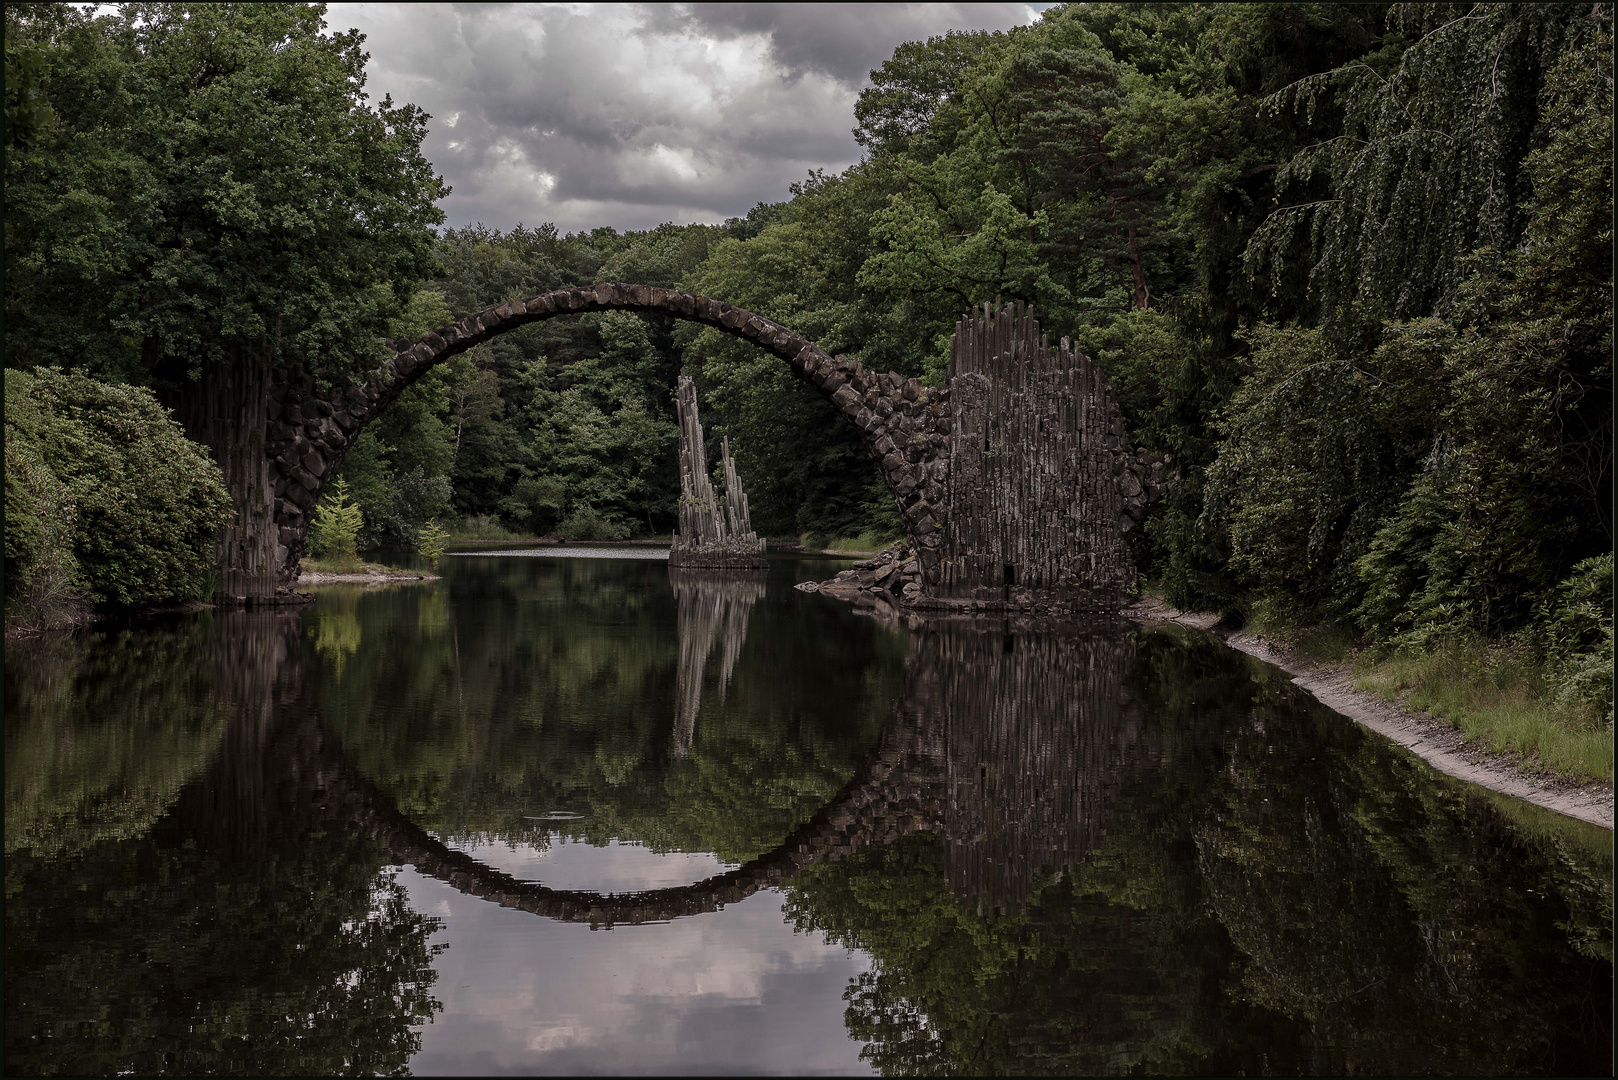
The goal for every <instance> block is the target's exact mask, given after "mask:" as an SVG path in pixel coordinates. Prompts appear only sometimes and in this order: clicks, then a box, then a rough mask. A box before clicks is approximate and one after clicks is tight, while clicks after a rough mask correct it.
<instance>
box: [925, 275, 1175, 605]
mask: <svg viewBox="0 0 1618 1080" xmlns="http://www.w3.org/2000/svg"><path fill="white" fill-rule="evenodd" d="M950 349H951V355H950V364H949V368H948V385H949V389H950V433H949V440H950V441H949V480H948V484H947V489H948V492H949V506H948V512H947V513H946V514H945V516H944V530H943V531H944V537H943V543H942V545H941V555H942V558H941V561H940V564H939V572H938V580H937V582H936V584H933V585H932V587H931V588H930V589H929V590H928V591H929V593H930V596H929V598H928V599H929V600H932V601H933V603H934V604H935V605H937V606H944V607H961V606H966V607H972V608H1000V609H1004V608H1010V609H1014V610H1024V611H1050V612H1058V611H1093V612H1109V611H1114V612H1115V611H1117V610H1118V609H1119V608H1120V607H1121V606H1122V604H1123V601H1124V596H1125V591H1126V589H1127V587H1128V585H1129V584H1130V582H1131V579H1132V578H1133V576H1134V565H1133V561H1132V560H1131V558H1130V555H1129V551H1128V548H1127V547H1126V545H1125V543H1124V533H1125V532H1126V531H1127V530H1129V529H1130V528H1133V527H1134V525H1135V524H1136V523H1137V522H1138V521H1139V520H1140V519H1141V518H1142V517H1143V516H1144V514H1145V510H1146V504H1147V502H1148V501H1149V500H1150V498H1151V496H1152V495H1153V494H1155V493H1156V492H1155V489H1156V488H1158V486H1159V483H1160V479H1159V478H1160V468H1159V466H1158V464H1157V462H1156V461H1155V460H1154V459H1153V458H1152V457H1151V456H1149V455H1141V454H1138V453H1137V452H1136V451H1135V449H1134V448H1133V447H1132V446H1131V445H1130V443H1129V438H1128V436H1127V435H1126V434H1125V431H1124V423H1123V417H1122V415H1121V414H1120V413H1119V411H1118V403H1117V401H1116V400H1115V398H1114V396H1113V392H1112V385H1111V383H1110V381H1109V380H1108V378H1107V376H1106V374H1105V373H1103V372H1102V371H1101V369H1100V368H1098V367H1097V366H1096V365H1095V364H1094V363H1092V362H1091V360H1090V358H1089V357H1087V356H1085V355H1083V354H1082V353H1079V352H1077V351H1075V350H1074V349H1073V348H1072V347H1071V346H1070V345H1069V343H1068V341H1067V340H1066V339H1065V338H1064V339H1063V340H1062V342H1061V344H1060V345H1059V346H1058V347H1056V348H1052V347H1051V346H1050V344H1049V342H1048V341H1046V339H1045V338H1044V336H1043V335H1042V334H1041V333H1040V330H1039V324H1038V323H1037V322H1036V321H1035V320H1034V317H1033V314H1032V312H1031V311H1030V310H1029V309H1027V308H1025V307H1024V306H1023V305H1022V304H1021V303H1020V302H1019V303H1017V304H1008V305H1006V306H1005V307H1004V308H1001V309H1000V310H998V311H996V310H994V309H993V307H992V306H991V305H987V304H985V305H984V307H983V310H982V311H980V312H979V311H975V312H973V314H972V315H971V316H970V317H968V318H965V319H962V320H961V321H960V322H959V323H957V324H956V326H955V336H954V339H953V340H952V342H951V346H950ZM923 604H924V606H925V604H926V601H924V602H923Z"/></svg>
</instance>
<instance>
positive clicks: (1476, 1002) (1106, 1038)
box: [787, 627, 1612, 1075]
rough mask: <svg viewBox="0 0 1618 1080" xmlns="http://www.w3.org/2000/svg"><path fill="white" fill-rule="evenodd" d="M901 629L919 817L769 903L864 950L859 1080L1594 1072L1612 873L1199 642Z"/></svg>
mask: <svg viewBox="0 0 1618 1080" xmlns="http://www.w3.org/2000/svg"><path fill="white" fill-rule="evenodd" d="M918 636H919V638H920V639H921V640H920V642H919V643H918V644H917V645H916V650H917V652H916V655H915V656H914V657H913V662H915V661H919V663H918V664H917V666H915V667H913V668H912V672H911V679H910V681H909V683H908V693H907V698H906V700H905V701H904V702H903V703H902V705H901V709H902V710H921V711H926V710H933V711H935V712H939V713H941V714H949V719H948V724H947V728H946V730H945V731H944V732H943V733H942V739H941V745H940V746H939V749H938V752H939V754H940V755H941V760H942V758H943V757H947V777H948V784H949V792H950V796H951V800H952V804H951V807H950V809H949V812H948V814H947V815H946V817H947V821H946V822H944V823H943V827H942V828H940V829H939V830H938V832H937V833H935V834H934V835H932V836H930V837H929V836H927V835H925V834H919V835H911V836H908V837H904V838H901V839H899V840H897V841H895V842H893V843H891V844H888V845H885V846H880V847H873V848H867V849H864V850H861V851H858V852H855V853H853V854H852V855H851V856H850V857H848V858H845V859H843V860H841V861H839V862H836V863H825V864H821V865H819V866H816V867H813V868H811V869H809V870H808V871H806V872H805V873H804V874H803V875H802V876H801V877H799V878H798V879H797V880H795V881H794V882H793V883H791V884H790V885H789V886H788V887H787V892H788V898H789V899H788V905H787V910H788V913H789V915H790V917H792V918H793V919H794V921H795V923H796V924H797V925H798V927H799V928H800V929H805V930H808V929H815V930H819V931H822V932H825V933H826V934H827V935H828V936H829V937H830V938H831V939H832V940H834V941H837V942H840V943H843V944H846V945H848V946H850V947H858V948H864V949H867V950H869V951H870V952H871V953H872V955H873V957H874V958H875V963H874V964H873V967H872V969H871V971H870V972H868V973H867V974H865V975H863V976H861V977H860V979H858V980H857V981H856V983H855V984H854V985H853V986H851V987H850V989H849V991H848V994H847V999H848V1001H849V1009H848V1012H847V1022H848V1025H849V1030H850V1032H851V1034H853V1035H855V1037H857V1038H860V1039H862V1040H865V1041H866V1042H868V1043H869V1044H870V1045H868V1046H867V1047H866V1048H865V1050H864V1051H862V1055H863V1056H864V1057H866V1058H867V1059H868V1060H870V1061H872V1063H873V1064H875V1065H876V1066H877V1067H879V1068H880V1069H881V1070H882V1071H883V1072H885V1073H903V1074H912V1073H951V1072H966V1073H980V1074H1002V1073H1004V1074H1036V1073H1074V1074H1092V1075H1100V1074H1112V1073H1119V1072H1155V1073H1171V1074H1172V1073H1189V1074H1210V1073H1212V1074H1220V1073H1224V1074H1234V1073H1238V1072H1240V1073H1247V1072H1281V1073H1287V1072H1322V1073H1342V1072H1383V1073H1386V1072H1403V1073H1419V1072H1432V1071H1436V1072H1459V1073H1474V1074H1491V1073H1551V1074H1558V1073H1586V1072H1597V1073H1603V1074H1605V1073H1607V1072H1608V1071H1609V1070H1610V1064H1611V1059H1610V1051H1611V1032H1612V1022H1611V998H1612V985H1611V975H1612V969H1611V961H1610V955H1611V954H1610V948H1611V945H1610V943H1611V920H1610V904H1611V886H1610V866H1611V862H1610V857H1608V858H1607V860H1606V862H1605V863H1603V864H1602V866H1604V867H1605V868H1606V869H1605V870H1602V868H1601V867H1595V868H1594V869H1593V870H1584V871H1579V872H1569V870H1568V866H1569V865H1570V863H1574V862H1578V861H1580V860H1579V859H1578V858H1576V857H1575V852H1574V851H1572V850H1571V848H1570V847H1569V846H1568V845H1565V844H1562V843H1560V842H1547V841H1546V840H1545V838H1544V837H1535V836H1533V835H1531V834H1528V833H1525V832H1524V831H1522V830H1520V829H1517V828H1514V827H1511V826H1509V825H1508V824H1507V823H1506V822H1505V821H1504V820H1503V819H1502V818H1501V817H1500V816H1499V814H1498V813H1497V811H1496V810H1495V809H1494V807H1493V806H1492V805H1491V804H1490V803H1489V802H1487V801H1486V800H1482V799H1479V798H1477V797H1476V796H1469V795H1468V794H1467V793H1466V791H1465V790H1464V789H1463V788H1462V787H1460V786H1459V785H1451V784H1449V783H1447V782H1446V781H1444V780H1443V779H1442V778H1437V777H1434V776H1433V775H1432V774H1431V773H1430V772H1429V771H1428V770H1426V768H1425V766H1423V765H1421V763H1419V762H1416V761H1415V760H1414V759H1409V758H1407V757H1401V756H1399V755H1398V754H1397V753H1396V752H1395V751H1394V750H1392V749H1391V748H1389V747H1387V746H1386V745H1384V744H1383V743H1381V742H1379V741H1378V740H1377V739H1375V738H1374V737H1372V736H1369V735H1367V734H1366V733H1365V732H1363V731H1362V730H1360V729H1358V728H1356V727H1355V726H1354V725H1352V724H1350V723H1348V722H1346V721H1344V720H1343V719H1342V718H1341V717H1337V716H1335V715H1333V714H1330V713H1329V712H1327V711H1326V710H1324V709H1323V708H1321V707H1319V706H1317V705H1316V704H1315V703H1313V702H1312V701H1309V700H1308V699H1306V698H1304V697H1302V696H1301V695H1300V694H1299V692H1298V691H1297V690H1296V689H1295V688H1294V687H1292V686H1291V685H1290V684H1289V683H1288V681H1287V680H1286V678H1285V676H1284V675H1278V674H1277V673H1275V672H1274V671H1273V669H1268V668H1264V667H1262V666H1261V665H1257V664H1250V663H1249V662H1248V661H1247V660H1246V659H1245V658H1243V657H1240V656H1239V655H1236V654H1233V653H1230V652H1229V651H1228V650H1225V649H1223V648H1222V647H1220V646H1218V645H1216V644H1213V643H1211V642H1203V641H1202V640H1201V639H1200V638H1193V637H1188V636H1186V635H1180V634H1177V633H1175V632H1155V633H1151V634H1143V635H1138V636H1137V644H1136V645H1135V646H1133V647H1131V646H1129V645H1128V644H1126V643H1125V642H1123V641H1121V640H1115V642H1114V643H1113V644H1110V645H1109V644H1107V643H1106V639H1104V638H1102V639H1098V640H1097V641H1096V642H1095V643H1093V644H1086V643H1084V642H1083V641H1082V639H1081V640H1080V641H1078V642H1072V643H1060V642H1058V641H1051V642H1049V643H1044V644H1041V643H1034V642H1026V643H1025V641H1024V639H1023V637H1022V636H1020V635H1019V636H1018V638H1017V639H1016V641H1015V643H1014V644H1013V645H1012V646H1011V647H1012V650H1013V651H1012V652H1011V653H1005V652H1004V651H1003V650H1004V649H1005V647H1006V646H1005V642H1006V634H1005V632H1004V630H998V631H995V632H993V633H990V634H987V635H984V636H982V637H976V638H974V637H972V636H971V635H970V631H969V630H968V629H967V628H965V627H962V628H960V629H959V630H946V631H944V632H941V633H937V634H934V632H933V631H931V630H929V631H924V632H922V634H920V635H918ZM929 636H932V637H934V638H935V641H934V642H933V643H928V641H927V638H928V637H929ZM996 644H998V647H999V648H1000V649H1001V650H1002V651H1001V652H1000V653H998V654H997V653H996V652H995V645H996ZM1025 647H1026V648H1027V650H1028V655H1029V657H1030V661H1029V663H1028V665H1027V666H1026V667H1024V668H1019V667H1018V665H1017V664H1016V662H1015V661H1014V660H1013V659H1012V658H1013V657H1014V656H1015V655H1016V651H1017V650H1019V649H1023V648H1025ZM997 657H999V658H997ZM1092 659H1093V661H1094V666H1092V665H1091V663H1090V661H1091V660H1092ZM1109 663H1113V664H1116V665H1117V666H1116V667H1115V668H1114V671H1113V673H1112V674H1107V673H1104V672H1103V671H1102V669H1103V668H1104V667H1105V666H1106V665H1107V664H1109ZM929 664H938V665H940V668H939V670H938V672H937V673H936V674H935V675H931V676H929V675H927V665H929ZM1131 664H1132V666H1133V673H1132V674H1129V673H1127V666H1128V665H1131ZM1064 672H1066V673H1067V674H1066V675H1065V676H1064V674H1063V673H1064ZM1064 679H1066V682H1064ZM1125 688H1127V689H1128V691H1129V693H1130V694H1132V695H1133V697H1134V698H1135V699H1136V701H1138V702H1139V706H1138V707H1136V706H1133V705H1129V704H1127V700H1128V699H1127V698H1126V696H1125V695H1124V694H1123V693H1122V691H1123V690H1124V689H1125ZM1115 689H1116V690H1118V691H1119V693H1118V694H1117V696H1114V695H1113V691H1114V690H1115ZM951 698H954V699H955V700H954V702H952V701H951ZM1109 702H1110V703H1113V704H1112V705H1111V707H1109ZM951 710H953V712H952V711H951ZM1087 710H1088V715H1089V716H1091V717H1094V718H1095V720H1094V721H1092V722H1093V723H1094V726H1093V727H1091V728H1088V729H1087V728H1086V727H1085V725H1084V724H1083V723H1067V722H1063V721H1062V720H1061V717H1063V716H1064V715H1065V716H1070V717H1079V716H1081V715H1086V713H1087ZM1019 732H1020V733H1021V735H1022V737H1023V738H1025V739H1026V740H1027V741H1026V743H1025V744H1024V746H1023V747H1022V748H1021V749H1019V748H1018V747H1017V746H1016V745H1014V736H1015V734H1016V733H1019ZM1069 732H1071V733H1072V734H1067V733H1069ZM1087 748H1088V749H1087ZM1067 762H1073V763H1077V764H1076V767H1073V768H1072V769H1071V771H1070V772H1069V771H1068V770H1069V766H1068V765H1067V764H1065V763H1067ZM1085 762H1094V763H1096V764H1095V766H1094V767H1092V766H1090V765H1086V764H1084V763H1085ZM1147 762H1152V763H1154V764H1155V765H1157V766H1158V767H1157V768H1156V769H1154V770H1153V771H1152V772H1150V773H1148V772H1147V771H1146V770H1145V769H1144V768H1142V767H1141V766H1143V765H1144V764H1145V763H1147ZM1057 763H1063V764H1057ZM974 765H976V766H977V769H976V773H975V776H974V773H973V766H974ZM1006 767H1010V768H1012V769H1014V770H1016V769H1020V770H1021V774H1020V777H1018V778H1017V779H1014V780H1013V781H1012V782H1010V783H1008V782H1006V781H1005V780H997V779H996V776H997V774H996V769H997V768H1006ZM1063 772H1068V775H1069V776H1070V777H1071V783H1072V784H1073V785H1074V786H1075V788H1076V790H1075V791H1073V792H1057V793H1054V794H1053V793H1052V792H1051V789H1050V788H1049V787H1048V786H1047V785H1048V784H1049V783H1050V779H1051V778H1052V777H1053V776H1057V775H1060V774H1062V773H1063ZM1070 799H1071V800H1072V801H1071V802H1069V800H1070ZM1052 802H1054V803H1055V805H1050V806H1047V805H1042V804H1046V803H1052ZM1564 832H1565V830H1564ZM1089 845H1093V846H1089ZM1087 846H1089V850H1088V851H1087V852H1085V848H1086V847H1087ZM1080 854H1082V855H1083V857H1082V858H1081V859H1079V860H1078V861H1077V862H1076V863H1074V864H1073V865H1072V867H1071V872H1070V873H1068V874H1066V875H1059V874H1056V873H1051V872H1040V871H1039V870H1038V867H1037V864H1039V863H1044V864H1045V866H1046V867H1048V868H1050V869H1051V870H1054V869H1055V868H1057V867H1059V866H1060V865H1061V864H1062V862H1063V860H1064V859H1065V858H1070V857H1072V856H1077V855H1080ZM1590 861H1591V860H1590V859H1589V858H1588V857H1586V858H1584V859H1583V862H1585V863H1587V864H1588V863H1589V862H1590ZM1596 861H1599V860H1596ZM1602 879H1604V880H1605V881H1606V889H1605V897H1606V901H1605V905H1604V906H1603V905H1600V904H1596V903H1594V902H1593V901H1592V900H1591V897H1590V896H1588V895H1586V894H1587V893H1590V892H1591V891H1592V886H1591V883H1592V882H1594V881H1597V880H1602ZM1025 888H1026V889H1027V893H1026V896H1027V900H1026V903H1018V902H1017V901H1018V898H1019V897H1020V896H1022V895H1024V894H1023V892H1022V890H1023V889H1025ZM997 899H999V900H1004V901H1006V903H1005V904H1004V905H1003V909H1004V910H1005V912H1006V913H1005V914H1003V915H1002V916H1001V917H998V918H995V917H991V914H992V911H993V903H995V902H996V901H997ZM1598 910H1599V911H1601V912H1602V913H1601V914H1592V913H1595V912H1597V911H1598ZM1592 920H1594V922H1595V924H1594V925H1591V923H1592Z"/></svg>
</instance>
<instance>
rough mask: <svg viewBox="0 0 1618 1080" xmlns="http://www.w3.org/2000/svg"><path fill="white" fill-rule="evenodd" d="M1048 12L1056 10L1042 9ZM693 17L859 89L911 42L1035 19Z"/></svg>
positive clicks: (951, 14) (811, 12)
mask: <svg viewBox="0 0 1618 1080" xmlns="http://www.w3.org/2000/svg"><path fill="white" fill-rule="evenodd" d="M1039 6H1040V7H1045V6H1048V5H1039ZM681 7H685V8H688V9H689V18H690V19H691V21H692V22H693V23H695V24H696V25H698V26H700V27H702V28H703V29H704V30H706V31H708V32H709V33H711V34H714V35H715V36H722V35H725V34H727V33H767V34H769V35H770V39H771V43H772V51H773V52H774V54H775V56H776V58H777V60H779V61H780V63H781V64H782V66H783V67H785V68H787V69H788V70H789V71H791V72H793V73H794V74H801V73H803V72H807V71H820V72H824V73H826V74H828V75H830V76H832V77H833V78H835V79H838V80H840V81H842V82H845V83H849V84H851V85H860V84H863V83H864V82H865V81H866V79H867V78H868V76H869V73H870V72H871V70H872V69H873V68H876V67H879V66H881V64H882V62H883V61H884V60H886V59H887V58H888V57H889V56H891V55H893V50H894V49H895V48H896V47H897V46H899V45H900V44H902V43H904V42H906V41H923V40H926V39H927V38H930V37H935V36H937V35H939V34H942V33H944V32H945V31H946V30H1004V29H1006V28H1007V27H1010V26H1014V25H1016V24H1018V23H1023V22H1026V21H1028V20H1027V16H1028V11H1029V7H1030V6H1029V5H1027V4H690V5H681Z"/></svg>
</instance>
